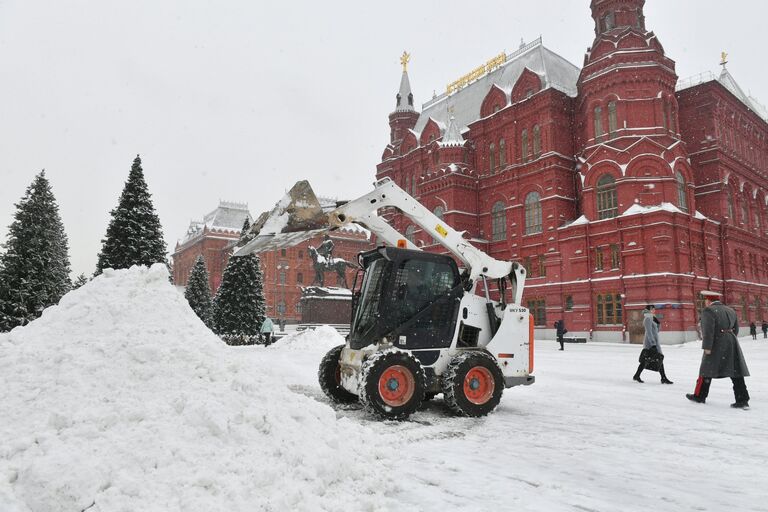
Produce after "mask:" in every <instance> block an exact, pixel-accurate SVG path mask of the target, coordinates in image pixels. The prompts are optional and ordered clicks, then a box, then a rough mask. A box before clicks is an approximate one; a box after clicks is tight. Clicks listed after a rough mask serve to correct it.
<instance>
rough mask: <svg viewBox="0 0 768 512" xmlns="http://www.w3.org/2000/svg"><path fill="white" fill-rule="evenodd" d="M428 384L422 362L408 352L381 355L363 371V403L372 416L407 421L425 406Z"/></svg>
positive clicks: (375, 357) (361, 386)
mask: <svg viewBox="0 0 768 512" xmlns="http://www.w3.org/2000/svg"><path fill="white" fill-rule="evenodd" d="M425 383H426V375H425V374H424V369H423V368H422V367H421V363H419V361H418V359H416V358H415V357H413V356H412V355H411V354H409V353H408V352H402V351H399V350H385V351H382V352H377V353H375V354H373V355H372V356H371V357H369V358H368V359H366V361H365V362H364V363H363V367H362V369H361V371H360V402H361V403H362V404H363V407H364V408H365V410H366V411H368V412H370V413H371V414H375V415H376V416H379V417H381V418H384V419H388V420H404V419H406V418H408V416H410V415H411V414H412V413H413V412H415V411H417V410H418V409H419V407H421V403H422V402H423V400H424V389H425Z"/></svg>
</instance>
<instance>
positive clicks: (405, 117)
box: [387, 52, 419, 154]
mask: <svg viewBox="0 0 768 512" xmlns="http://www.w3.org/2000/svg"><path fill="white" fill-rule="evenodd" d="M410 60H411V55H410V54H409V53H408V52H403V55H402V56H401V57H400V64H402V65H403V75H402V77H401V78H400V89H399V90H398V92H397V96H396V100H397V101H396V103H395V110H394V112H392V113H391V114H389V128H390V134H389V146H388V147H387V150H389V151H391V152H394V153H395V154H398V153H399V150H400V145H401V144H402V142H403V139H404V138H405V136H406V135H407V134H408V131H409V130H412V129H413V127H414V126H416V121H418V120H419V113H418V112H416V109H415V108H414V106H413V105H414V101H413V92H411V82H410V80H409V79H408V62H409V61H410Z"/></svg>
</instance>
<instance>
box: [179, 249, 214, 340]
mask: <svg viewBox="0 0 768 512" xmlns="http://www.w3.org/2000/svg"><path fill="white" fill-rule="evenodd" d="M184 297H186V298H187V302H189V305H190V306H191V307H192V310H193V311H194V312H195V313H196V314H197V316H199V317H200V320H202V321H203V323H205V325H207V326H208V327H209V328H210V327H211V325H213V322H212V320H213V317H212V315H213V302H212V301H211V287H210V286H209V285H208V271H207V270H206V269H205V261H204V260H203V257H202V256H198V257H197V261H196V262H195V266H194V267H192V272H190V274H189V281H188V282H187V289H186V290H185V291H184Z"/></svg>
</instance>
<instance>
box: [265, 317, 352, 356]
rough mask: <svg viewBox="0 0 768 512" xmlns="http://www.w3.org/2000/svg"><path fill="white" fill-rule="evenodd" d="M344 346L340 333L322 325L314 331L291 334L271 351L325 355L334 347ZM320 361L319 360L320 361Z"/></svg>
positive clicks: (273, 346) (308, 330) (271, 347)
mask: <svg viewBox="0 0 768 512" xmlns="http://www.w3.org/2000/svg"><path fill="white" fill-rule="evenodd" d="M343 344H344V337H343V336H342V335H341V334H339V331H337V330H336V329H334V328H333V327H331V326H329V325H322V326H320V327H318V328H316V329H314V330H310V329H307V330H306V331H304V332H301V333H297V334H291V335H290V336H286V337H285V338H283V339H281V340H280V341H278V342H277V343H275V344H274V345H272V346H270V347H269V349H270V350H280V351H301V352H307V351H308V352H316V353H318V354H320V355H321V357H322V355H324V354H325V353H326V352H328V351H329V350H331V349H332V348H333V347H337V346H339V345H343ZM318 361H319V359H318Z"/></svg>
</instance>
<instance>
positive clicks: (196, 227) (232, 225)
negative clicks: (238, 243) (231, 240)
mask: <svg viewBox="0 0 768 512" xmlns="http://www.w3.org/2000/svg"><path fill="white" fill-rule="evenodd" d="M246 217H247V218H248V222H251V221H253V219H252V217H251V214H250V213H249V212H248V204H247V203H234V202H231V201H219V206H218V207H217V208H216V209H215V210H213V211H212V212H210V213H208V214H207V215H206V216H205V217H203V220H199V221H198V220H193V221H191V222H190V223H189V228H187V232H186V233H185V234H184V238H183V239H182V242H181V243H185V242H188V241H189V240H191V239H192V238H195V237H196V236H198V235H199V234H200V233H202V231H203V229H204V228H207V229H208V230H209V231H230V232H233V233H235V234H237V233H240V230H241V229H242V227H243V223H244V222H245V219H246Z"/></svg>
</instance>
